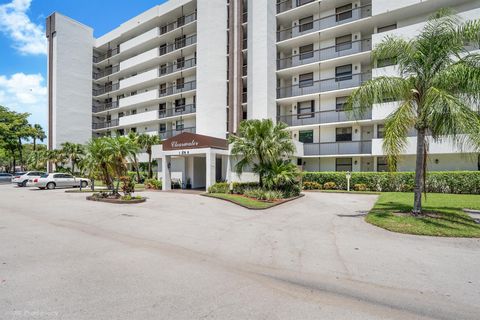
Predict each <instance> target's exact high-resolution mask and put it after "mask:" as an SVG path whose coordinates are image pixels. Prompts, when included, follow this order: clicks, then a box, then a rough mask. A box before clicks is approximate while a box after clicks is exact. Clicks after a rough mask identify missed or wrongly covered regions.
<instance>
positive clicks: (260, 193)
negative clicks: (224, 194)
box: [243, 188, 266, 200]
mask: <svg viewBox="0 0 480 320" xmlns="http://www.w3.org/2000/svg"><path fill="white" fill-rule="evenodd" d="M243 192H244V193H243V194H244V195H245V196H247V197H250V198H254V199H257V200H266V191H265V190H264V189H261V188H252V189H245V190H244V191H243Z"/></svg>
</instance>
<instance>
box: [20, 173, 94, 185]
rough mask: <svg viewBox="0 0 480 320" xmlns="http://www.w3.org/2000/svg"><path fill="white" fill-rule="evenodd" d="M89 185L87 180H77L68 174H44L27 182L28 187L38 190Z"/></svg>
mask: <svg viewBox="0 0 480 320" xmlns="http://www.w3.org/2000/svg"><path fill="white" fill-rule="evenodd" d="M89 184H90V180H89V179H85V178H77V177H74V176H72V175H71V174H68V173H46V174H43V175H42V176H41V177H38V178H33V179H29V180H28V186H32V187H37V188H40V189H55V188H78V187H80V186H81V187H82V188H86V187H88V185H89Z"/></svg>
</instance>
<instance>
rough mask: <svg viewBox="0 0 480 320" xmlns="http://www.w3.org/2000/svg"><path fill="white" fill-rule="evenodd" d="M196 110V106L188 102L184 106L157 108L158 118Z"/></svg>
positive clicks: (181, 114)
mask: <svg viewBox="0 0 480 320" xmlns="http://www.w3.org/2000/svg"><path fill="white" fill-rule="evenodd" d="M196 111H197V107H196V105H194V104H188V105H185V106H176V107H175V108H170V109H165V110H159V111H158V118H159V119H163V118H168V117H175V116H183V115H186V114H192V113H195V112H196Z"/></svg>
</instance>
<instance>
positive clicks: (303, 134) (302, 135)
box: [298, 130, 313, 143]
mask: <svg viewBox="0 0 480 320" xmlns="http://www.w3.org/2000/svg"><path fill="white" fill-rule="evenodd" d="M298 141H300V142H303V143H313V130H307V131H300V132H299V133H298Z"/></svg>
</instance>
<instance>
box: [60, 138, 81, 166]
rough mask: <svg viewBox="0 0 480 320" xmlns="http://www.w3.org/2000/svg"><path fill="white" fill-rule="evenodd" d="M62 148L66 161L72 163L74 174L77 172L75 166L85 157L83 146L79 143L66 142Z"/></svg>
mask: <svg viewBox="0 0 480 320" xmlns="http://www.w3.org/2000/svg"><path fill="white" fill-rule="evenodd" d="M61 146H62V149H61V153H63V155H64V157H65V159H67V160H68V161H69V162H70V164H71V166H72V167H71V170H72V174H73V173H74V172H75V166H76V165H77V163H78V162H79V161H80V160H81V159H82V157H83V156H84V155H85V149H84V147H83V145H81V144H79V143H71V142H64V143H62V144H61Z"/></svg>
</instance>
